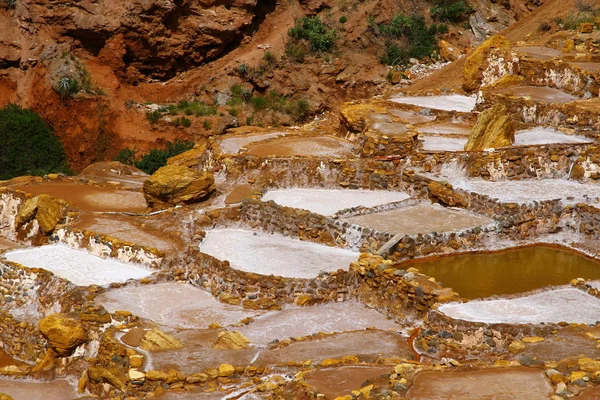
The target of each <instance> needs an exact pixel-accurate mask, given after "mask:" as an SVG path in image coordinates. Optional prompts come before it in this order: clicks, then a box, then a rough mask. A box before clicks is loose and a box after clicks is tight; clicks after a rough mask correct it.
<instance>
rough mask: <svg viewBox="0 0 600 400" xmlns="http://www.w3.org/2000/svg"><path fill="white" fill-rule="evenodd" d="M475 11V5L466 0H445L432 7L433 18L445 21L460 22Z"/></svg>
mask: <svg viewBox="0 0 600 400" xmlns="http://www.w3.org/2000/svg"><path fill="white" fill-rule="evenodd" d="M472 12H473V7H471V5H470V4H469V3H467V2H466V1H465V0H459V1H454V2H449V1H443V2H442V3H440V4H438V5H435V6H433V7H432V8H431V18H433V19H436V20H438V21H444V22H460V21H463V20H464V19H466V18H467V17H468V16H469V14H471V13H472Z"/></svg>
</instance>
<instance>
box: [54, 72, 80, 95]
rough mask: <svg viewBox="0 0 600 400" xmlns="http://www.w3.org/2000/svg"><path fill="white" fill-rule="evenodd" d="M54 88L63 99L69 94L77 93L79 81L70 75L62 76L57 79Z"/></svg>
mask: <svg viewBox="0 0 600 400" xmlns="http://www.w3.org/2000/svg"><path fill="white" fill-rule="evenodd" d="M55 90H56V91H57V92H58V94H60V97H61V98H62V99H63V100H64V99H66V98H68V97H69V96H73V95H75V94H77V93H79V82H77V80H76V79H74V78H71V77H70V76H63V77H62V78H60V80H59V81H58V84H57V85H56V88H55Z"/></svg>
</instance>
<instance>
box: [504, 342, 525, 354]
mask: <svg viewBox="0 0 600 400" xmlns="http://www.w3.org/2000/svg"><path fill="white" fill-rule="evenodd" d="M523 350H525V345H524V344H523V342H521V341H520V340H515V341H514V342H511V343H510V344H509V345H508V351H510V352H511V353H513V354H517V353H521V352H522V351H523Z"/></svg>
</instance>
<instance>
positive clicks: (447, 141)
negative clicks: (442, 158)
mask: <svg viewBox="0 0 600 400" xmlns="http://www.w3.org/2000/svg"><path fill="white" fill-rule="evenodd" d="M419 140H420V141H421V142H422V143H423V151H463V150H464V149H465V145H466V144H467V138H455V137H441V136H419Z"/></svg>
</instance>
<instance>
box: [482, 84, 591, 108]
mask: <svg viewBox="0 0 600 400" xmlns="http://www.w3.org/2000/svg"><path fill="white" fill-rule="evenodd" d="M491 92H492V93H500V94H508V95H513V96H518V97H530V98H532V99H534V100H539V101H544V102H546V103H557V104H564V103H569V102H571V101H574V100H578V99H579V98H578V97H575V96H573V95H570V94H568V93H565V92H563V91H562V90H559V89H555V88H551V87H546V86H511V87H507V88H501V89H494V90H492V91H491Z"/></svg>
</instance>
